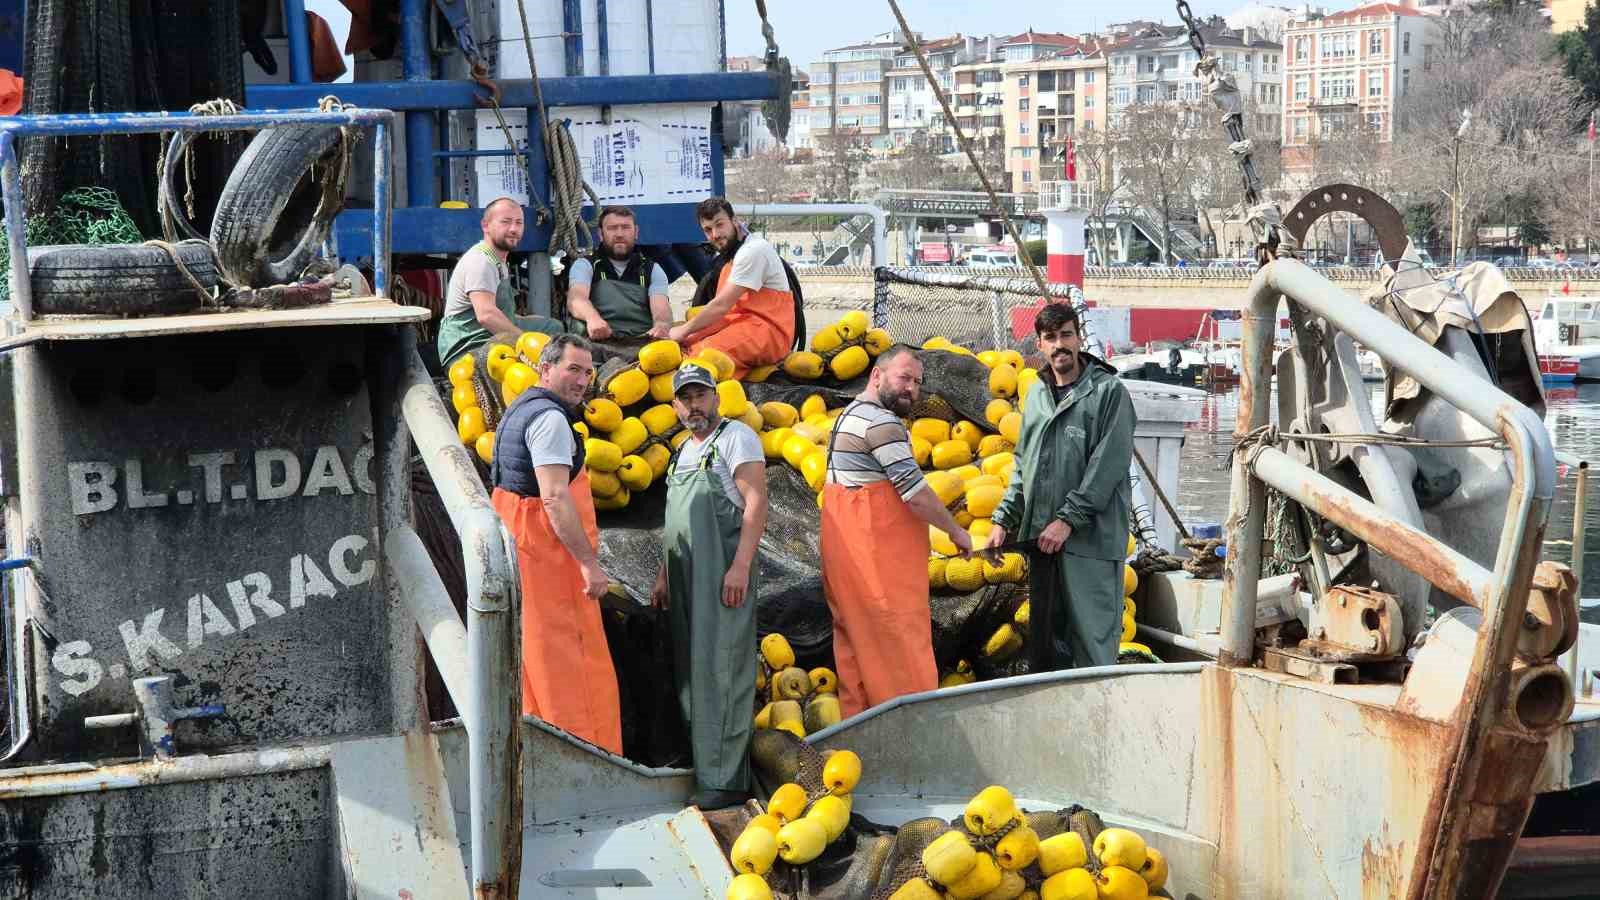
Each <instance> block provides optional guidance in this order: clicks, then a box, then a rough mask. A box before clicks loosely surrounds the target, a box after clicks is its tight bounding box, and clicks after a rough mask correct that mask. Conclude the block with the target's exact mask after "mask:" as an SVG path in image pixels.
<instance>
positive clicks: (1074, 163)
mask: <svg viewBox="0 0 1600 900" xmlns="http://www.w3.org/2000/svg"><path fill="white" fill-rule="evenodd" d="M1589 130H1590V131H1591V132H1593V131H1594V123H1593V122H1590V123H1589ZM1067 180H1068V181H1077V180H1078V152H1077V150H1076V149H1075V148H1074V147H1073V146H1072V138H1071V137H1070V136H1069V137H1068V138H1067Z"/></svg>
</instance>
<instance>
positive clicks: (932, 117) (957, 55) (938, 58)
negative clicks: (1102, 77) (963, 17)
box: [884, 34, 986, 150]
mask: <svg viewBox="0 0 1600 900" xmlns="http://www.w3.org/2000/svg"><path fill="white" fill-rule="evenodd" d="M985 40H986V39H984V38H977V37H971V36H968V35H961V34H956V35H952V36H951V37H945V38H937V39H934V40H924V41H923V42H922V52H923V55H924V56H926V57H927V58H928V68H929V69H931V70H933V76H934V78H935V79H936V80H937V81H938V82H939V87H940V88H941V89H943V90H944V92H945V94H946V96H947V97H949V96H951V95H952V92H953V91H954V90H955V67H956V66H958V65H961V64H963V63H968V62H971V61H972V60H973V59H975V58H977V56H978V54H979V53H980V52H982V51H983V49H984V46H985ZM884 78H885V79H886V80H887V82H888V95H889V141H890V146H891V148H893V147H903V146H905V145H906V142H907V141H909V140H910V139H911V137H912V136H913V135H916V134H919V133H922V132H927V131H930V130H931V131H933V132H935V133H937V134H939V135H940V136H942V137H944V139H945V143H944V149H946V150H953V149H954V145H953V144H952V143H951V142H950V138H949V135H948V134H946V133H945V132H944V113H943V112H942V111H941V110H940V109H939V98H938V97H937V96H935V94H934V91H933V88H932V87H931V86H930V85H929V84H928V79H927V77H926V76H924V75H923V74H922V68H921V66H919V65H918V64H917V57H916V54H914V53H912V52H911V51H910V49H905V50H903V51H902V52H900V53H898V54H896V55H895V58H894V65H893V67H892V68H890V69H889V71H888V72H886V73H884ZM952 100H953V97H952Z"/></svg>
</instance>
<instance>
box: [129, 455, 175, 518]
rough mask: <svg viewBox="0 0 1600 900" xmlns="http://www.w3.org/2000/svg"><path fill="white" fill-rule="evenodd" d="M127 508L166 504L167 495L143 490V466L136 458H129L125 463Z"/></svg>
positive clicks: (143, 507)
mask: <svg viewBox="0 0 1600 900" xmlns="http://www.w3.org/2000/svg"><path fill="white" fill-rule="evenodd" d="M126 468H127V471H128V474H127V479H126V483H127V485H128V508H129V509H148V508H150V507H154V506H166V505H167V495H166V494H163V493H160V492H157V493H153V494H147V493H145V490H144V466H143V464H141V463H140V462H139V460H137V459H130V460H128V463H127V466H126Z"/></svg>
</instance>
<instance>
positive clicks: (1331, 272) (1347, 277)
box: [794, 266, 1600, 288]
mask: <svg viewBox="0 0 1600 900" xmlns="http://www.w3.org/2000/svg"><path fill="white" fill-rule="evenodd" d="M794 268H795V271H796V272H797V273H798V274H799V275H800V276H801V277H802V278H804V277H806V276H807V275H811V276H815V277H832V278H871V277H872V267H870V266H795V267H794ZM1312 268H1313V271H1315V272H1316V273H1317V274H1318V275H1321V276H1322V277H1323V278H1326V279H1328V280H1329V281H1348V282H1359V283H1378V282H1382V281H1384V280H1386V279H1387V278H1388V277H1389V276H1388V272H1387V270H1380V269H1369V268H1365V267H1361V268H1357V267H1355V266H1332V267H1326V268H1316V267H1312ZM895 269H896V271H901V272H928V273H943V274H951V275H955V276H960V277H965V276H973V275H984V276H994V277H997V278H1028V277H1030V276H1029V275H1028V270H1027V269H1024V268H1022V267H1020V266H1007V267H1003V268H992V269H989V268H984V269H980V268H973V267H971V266H896V267H895ZM1427 271H1428V273H1429V274H1430V275H1432V276H1433V277H1434V278H1439V277H1440V276H1443V275H1445V274H1447V273H1449V272H1452V271H1454V270H1453V269H1447V268H1442V267H1438V266H1435V267H1432V268H1429V269H1428V270H1427ZM1500 271H1501V272H1502V273H1503V274H1504V275H1505V277H1506V280H1508V281H1513V282H1522V283H1527V282H1542V283H1547V284H1561V283H1562V282H1571V283H1573V284H1574V285H1579V284H1583V285H1588V284H1593V283H1596V282H1600V269H1570V270H1569V269H1546V268H1539V267H1536V266H1507V267H1503V268H1501V270H1500ZM1255 273H1256V270H1255V269H1246V268H1226V269H1213V268H1210V267H1208V266H1166V267H1156V266H1087V267H1085V268H1084V270H1083V277H1084V280H1085V281H1086V282H1088V281H1220V282H1232V283H1235V284H1237V285H1238V286H1240V287H1241V288H1242V287H1245V286H1247V285H1249V284H1250V280H1251V278H1252V277H1254V275H1255Z"/></svg>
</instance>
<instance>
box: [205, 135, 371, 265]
mask: <svg viewBox="0 0 1600 900" xmlns="http://www.w3.org/2000/svg"><path fill="white" fill-rule="evenodd" d="M338 164H339V129H338V128H332V127H328V126H315V125H290V126H283V127H279V128H269V129H267V130H265V131H262V132H260V133H258V134H257V135H256V136H255V139H254V140H252V141H251V142H250V146H248V147H246V148H245V151H244V155H243V156H241V157H240V158H239V164H238V165H236V166H234V167H233V173H232V174H230V175H229V176H228V183H227V184H226V185H224V186H223V188H222V195H221V197H219V198H218V199H217V212H216V215H215V217H214V218H213V219H212V221H211V244H212V246H214V247H216V250H217V262H218V264H219V265H220V266H221V268H222V273H223V276H224V277H226V278H227V279H228V280H229V281H230V282H233V283H235V284H243V285H249V286H250V287H267V286H269V285H274V284H285V283H288V282H291V281H294V280H295V279H297V278H298V277H299V276H300V273H301V272H302V271H304V269H305V267H306V266H307V265H308V264H309V263H310V262H311V260H312V259H313V258H314V257H315V255H316V252H317V247H318V246H319V245H321V244H322V242H323V241H324V240H326V239H327V237H328V231H329V229H331V228H332V227H333V217H334V216H335V215H337V214H338V212H339V207H340V205H342V198H340V199H339V201H336V202H334V203H331V204H328V205H327V206H326V207H324V206H323V205H322V202H321V201H322V185H321V179H322V178H323V177H325V176H326V173H327V169H328V167H329V166H336V165H338ZM313 167H315V169H316V177H313V173H312V169H313Z"/></svg>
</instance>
